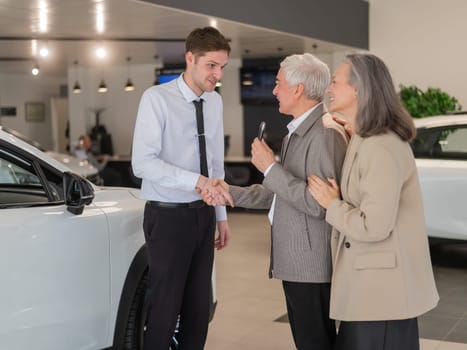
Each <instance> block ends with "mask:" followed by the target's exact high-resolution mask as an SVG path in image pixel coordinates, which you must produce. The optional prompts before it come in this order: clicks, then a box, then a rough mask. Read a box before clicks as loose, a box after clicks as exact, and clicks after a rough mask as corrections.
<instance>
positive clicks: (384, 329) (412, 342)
mask: <svg viewBox="0 0 467 350" xmlns="http://www.w3.org/2000/svg"><path fill="white" fill-rule="evenodd" d="M419 349H420V342H419V338H418V321H417V319H416V318H410V319H407V320H392V321H357V322H341V323H340V325H339V332H338V334H337V339H336V347H335V350H419Z"/></svg>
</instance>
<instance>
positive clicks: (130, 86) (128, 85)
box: [124, 57, 135, 91]
mask: <svg viewBox="0 0 467 350" xmlns="http://www.w3.org/2000/svg"><path fill="white" fill-rule="evenodd" d="M130 61H131V57H127V58H126V62H127V68H128V80H127V82H126V85H125V87H124V90H125V91H133V90H134V89H135V86H134V85H133V83H132V82H131V79H130Z"/></svg>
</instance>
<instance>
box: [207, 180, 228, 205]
mask: <svg viewBox="0 0 467 350" xmlns="http://www.w3.org/2000/svg"><path fill="white" fill-rule="evenodd" d="M198 192H199V194H200V195H201V197H202V199H203V201H205V202H206V204H208V205H212V206H218V205H227V204H230V206H231V207H234V201H233V198H232V196H231V195H230V192H229V185H228V184H227V183H226V182H225V181H224V180H222V179H209V180H208V181H207V182H206V185H205V186H203V188H202V189H201V190H200V191H198Z"/></svg>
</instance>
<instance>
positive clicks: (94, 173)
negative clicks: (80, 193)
mask: <svg viewBox="0 0 467 350" xmlns="http://www.w3.org/2000/svg"><path fill="white" fill-rule="evenodd" d="M2 130H3V131H5V132H7V133H9V134H11V135H13V136H15V137H17V138H18V139H20V140H22V141H24V142H26V143H28V144H30V145H31V146H34V147H36V148H38V149H39V150H41V151H42V152H45V153H47V154H48V155H49V156H51V157H52V158H54V159H56V160H58V161H59V162H61V163H63V164H65V165H66V166H67V167H68V168H70V169H71V170H72V171H73V172H74V173H76V174H78V175H81V176H84V177H85V178H86V179H88V180H89V181H91V182H92V183H93V184H96V185H98V186H101V185H102V184H103V180H102V177H101V176H100V175H99V172H98V170H97V168H96V167H95V166H94V165H92V164H90V163H89V162H88V161H87V160H80V159H78V158H76V157H75V156H72V155H70V154H65V153H59V152H54V151H48V150H46V149H45V148H44V147H42V146H41V145H40V144H39V142H37V141H34V140H31V139H29V138H28V137H26V136H25V135H23V134H21V133H19V132H18V131H16V130H12V129H8V128H5V127H2Z"/></svg>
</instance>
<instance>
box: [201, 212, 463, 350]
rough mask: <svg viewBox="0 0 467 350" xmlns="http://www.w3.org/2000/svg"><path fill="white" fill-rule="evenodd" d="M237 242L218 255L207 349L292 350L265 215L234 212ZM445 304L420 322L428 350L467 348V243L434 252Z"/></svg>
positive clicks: (231, 216)
mask: <svg viewBox="0 0 467 350" xmlns="http://www.w3.org/2000/svg"><path fill="white" fill-rule="evenodd" d="M229 223H230V228H231V231H232V241H231V244H230V246H229V247H228V248H226V249H225V250H223V251H220V252H217V253H216V271H217V298H218V307H217V310H216V315H215V317H214V319H213V321H212V323H211V325H210V328H209V334H208V340H207V344H206V350H238V349H242V350H250V349H251V350H258V349H260V350H261V349H268V350H275V349H277V350H279V349H280V350H289V349H290V350H292V349H294V345H293V341H292V337H291V334H290V330H289V325H288V323H287V317H286V309H285V304H284V300H283V295H282V286H281V283H280V281H277V280H270V279H269V278H268V276H267V271H268V266H269V223H268V221H267V216H266V214H265V213H253V212H237V211H235V212H230V213H229ZM432 258H433V263H434V271H435V277H436V281H437V286H438V290H439V293H440V295H441V301H440V303H439V305H438V307H437V308H435V309H434V310H433V311H431V312H429V313H428V314H426V315H424V316H423V317H421V318H420V320H419V325H420V336H421V338H422V340H421V349H422V350H467V293H466V290H467V245H457V246H442V247H438V248H436V249H433V251H432Z"/></svg>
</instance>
